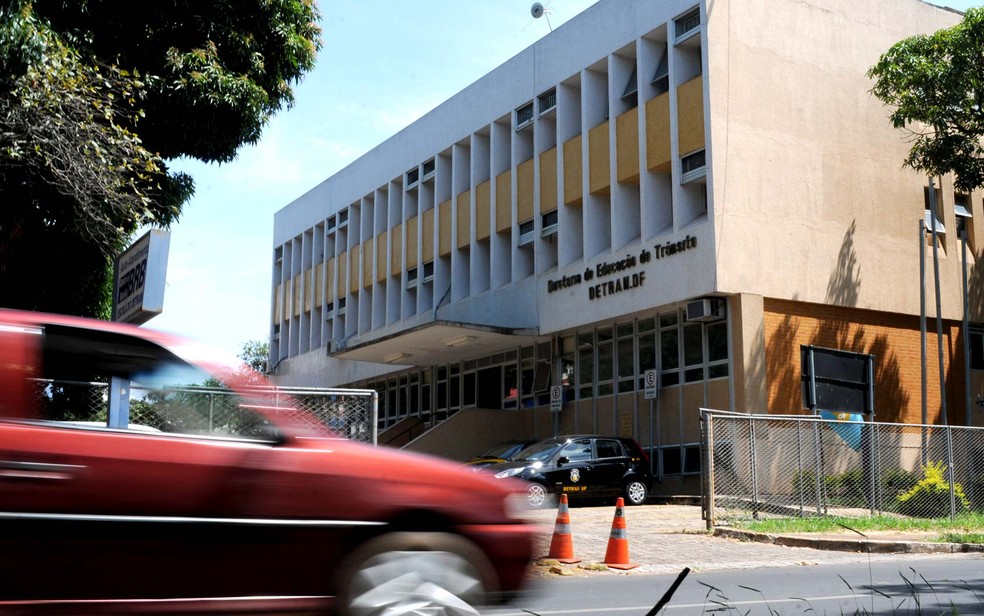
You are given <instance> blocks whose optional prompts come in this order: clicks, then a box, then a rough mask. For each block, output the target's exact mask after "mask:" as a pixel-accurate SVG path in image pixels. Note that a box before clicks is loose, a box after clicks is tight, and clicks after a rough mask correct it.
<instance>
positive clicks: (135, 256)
mask: <svg viewBox="0 0 984 616" xmlns="http://www.w3.org/2000/svg"><path fill="white" fill-rule="evenodd" d="M170 241H171V233H170V231H164V230H161V229H153V230H151V231H148V232H147V233H146V234H144V236H143V237H141V238H140V239H139V240H137V241H136V242H134V243H133V245H131V246H130V247H129V248H127V249H126V251H125V252H124V253H123V254H121V255H120V256H118V257H117V258H116V263H115V267H114V277H113V320H114V321H117V322H120V323H133V324H136V325H139V324H141V323H146V322H147V321H149V320H150V319H152V318H154V317H155V316H157V315H159V314H160V313H161V312H163V310H164V282H165V280H166V278H167V253H168V247H169V245H170Z"/></svg>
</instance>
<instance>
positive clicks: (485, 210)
mask: <svg viewBox="0 0 984 616" xmlns="http://www.w3.org/2000/svg"><path fill="white" fill-rule="evenodd" d="M491 233H492V183H491V182H490V181H489V180H485V181H484V182H482V183H481V184H479V185H478V186H476V187H475V241H479V240H486V239H488V238H489V235H490V234H491Z"/></svg>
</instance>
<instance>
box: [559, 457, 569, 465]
mask: <svg viewBox="0 0 984 616" xmlns="http://www.w3.org/2000/svg"><path fill="white" fill-rule="evenodd" d="M569 462H570V460H569V459H568V458H567V456H560V457H559V458H557V466H563V465H565V464H568V463H569Z"/></svg>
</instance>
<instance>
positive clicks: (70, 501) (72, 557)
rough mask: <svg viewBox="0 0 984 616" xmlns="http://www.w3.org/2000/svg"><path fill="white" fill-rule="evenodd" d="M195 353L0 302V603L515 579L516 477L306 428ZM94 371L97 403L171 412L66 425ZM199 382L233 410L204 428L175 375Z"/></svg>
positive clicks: (128, 600) (417, 597)
mask: <svg viewBox="0 0 984 616" xmlns="http://www.w3.org/2000/svg"><path fill="white" fill-rule="evenodd" d="M210 357H212V355H210V354H208V353H206V352H203V351H202V349H201V348H199V347H197V346H195V345H192V344H189V343H186V342H184V341H182V340H180V339H176V338H174V337H172V336H169V335H165V334H161V333H155V332H153V331H149V330H144V329H140V328H136V327H131V326H125V325H119V324H114V323H107V322H103V321H93V320H88V319H80V318H72V317H63V316H55V315H46V314H39V313H31V312H19V311H8V310H0V614H27V613H43V614H73V615H76V614H94V613H127V614H132V613H167V614H196V613H209V614H212V613H217V612H236V613H250V614H257V613H268V612H269V613H272V612H276V613H278V614H286V613H306V614H315V613H316V614H325V613H346V614H381V613H384V612H385V613H394V614H396V613H404V612H402V611H400V610H401V609H404V610H411V609H412V607H413V606H421V607H422V608H423V607H428V606H429V607H431V608H436V609H440V608H442V607H443V608H448V613H452V610H453V609H455V606H459V604H461V605H463V606H464V607H467V606H472V607H471V608H469V609H474V606H479V605H483V604H485V603H487V602H495V601H498V600H500V599H503V598H506V597H508V596H510V595H511V594H513V593H515V592H516V591H517V590H518V589H519V588H520V587H521V586H522V584H523V580H524V577H525V571H526V568H527V565H528V563H529V560H530V557H531V551H532V529H531V527H530V526H529V525H527V524H526V523H525V522H524V521H523V520H522V519H521V518H520V517H519V516H518V515H517V512H518V511H519V509H518V507H519V503H522V502H523V495H522V494H521V493H517V492H516V489H517V487H518V488H519V489H520V490H521V489H522V485H521V484H519V482H516V483H515V484H514V483H513V482H502V481H497V480H495V479H493V478H492V477H491V476H489V477H485V476H483V475H482V474H478V473H473V472H471V471H469V470H466V469H462V468H461V467H459V466H457V465H455V464H452V463H450V462H443V461H440V460H438V459H435V458H429V457H425V456H420V455H413V454H409V453H404V452H399V451H395V450H390V449H386V448H376V447H371V446H369V445H364V444H360V443H356V442H352V441H348V440H345V439H341V438H337V437H333V436H332V435H331V434H330V433H327V432H321V431H318V430H314V429H312V428H310V427H309V426H310V425H311V422H309V421H298V420H297V417H298V411H296V409H289V410H290V412H289V413H285V412H283V411H284V409H283V401H282V400H281V401H280V402H279V404H274V401H273V400H272V399H271V398H270V394H269V390H268V388H265V387H258V386H257V385H258V383H259V381H258V379H260V378H261V377H259V376H258V375H256V374H255V373H254V374H251V373H247V372H245V371H244V370H243V369H242V367H241V366H239V367H237V366H234V365H231V364H227V363H224V362H216V361H213V360H211V359H210ZM110 379H114V380H111V381H110ZM100 381H101V382H102V383H105V382H107V381H109V382H111V383H112V386H111V387H109V388H106V387H105V386H102V387H101V388H96V391H98V392H99V394H98V395H97V396H95V400H96V403H97V406H99V405H103V404H105V403H106V402H107V399H108V398H112V397H113V396H114V395H115V393H116V392H115V391H114V389H115V388H120V389H126V388H129V390H130V392H131V393H130V394H129V396H128V398H129V399H128V400H126V401H125V402H124V403H123V404H124V405H125V404H129V406H130V410H131V411H134V410H141V411H144V412H151V411H153V412H159V413H164V412H165V411H166V412H167V417H169V418H170V419H168V421H165V422H162V423H161V424H160V425H159V426H157V429H158V430H160V431H157V430H155V429H153V428H154V427H151V428H147V427H138V426H135V425H133V424H126V423H123V424H120V425H123V426H128V427H124V428H120V429H116V428H110V427H104V426H103V425H99V424H98V423H97V424H95V425H93V423H92V422H90V421H80V419H82V420H85V419H89V418H90V416H91V414H90V415H86V413H87V412H88V411H84V409H83V407H85V406H87V405H91V404H92V402H93V399H94V398H93V396H92V394H91V392H92V390H93V388H94V387H96V386H95V385H94V382H97V384H98V382H100ZM216 382H218V383H222V384H224V385H225V386H227V387H228V389H229V390H230V391H231V395H232V399H233V400H235V409H236V413H235V414H234V416H228V417H227V418H226V419H225V420H224V422H223V423H222V426H221V430H220V431H219V433H218V434H216V431H215V430H212V431H209V432H205V431H202V430H198V429H194V426H196V425H197V424H195V423H194V421H192V420H193V419H194V418H195V417H198V416H199V414H201V413H203V412H204V411H203V410H202V409H201V408H197V407H195V405H194V404H193V403H191V402H189V400H190V398H189V397H188V396H187V395H186V392H185V391H184V390H182V387H185V386H190V385H200V384H202V383H209V384H211V385H213V386H214V385H215V384H216ZM123 398H124V399H126V398H127V396H123ZM210 412H211V410H210ZM108 413H109V417H108V420H107V419H105V418H104V417H105V413H104V415H103V416H102V421H108V423H109V425H116V424H115V423H114V410H113V408H112V407H110V408H109V411H108ZM115 417H116V418H117V423H118V417H119V416H118V415H116V416H115ZM210 417H211V416H210ZM229 417H232V418H231V419H230V418H229ZM130 421H133V413H130ZM189 426H190V428H189ZM135 428H136V429H135ZM517 499H518V500H517ZM514 507H516V509H514ZM388 608H393V611H392V612H389V611H386V610H387V609H388ZM426 613H432V612H429V611H428V612H426ZM433 613H445V612H443V611H434V612H433ZM453 613H471V612H468V611H461V612H457V611H455V612H453Z"/></svg>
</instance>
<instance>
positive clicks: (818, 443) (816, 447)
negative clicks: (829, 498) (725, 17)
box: [813, 419, 824, 515]
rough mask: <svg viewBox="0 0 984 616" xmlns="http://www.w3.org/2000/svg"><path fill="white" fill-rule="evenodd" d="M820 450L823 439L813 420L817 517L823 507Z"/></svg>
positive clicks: (818, 424)
mask: <svg viewBox="0 0 984 616" xmlns="http://www.w3.org/2000/svg"><path fill="white" fill-rule="evenodd" d="M822 448H823V438H822V435H821V433H820V422H819V421H817V420H816V419H814V420H813V452H814V455H813V457H814V458H815V460H816V463H817V468H816V472H815V473H814V477H813V478H814V481H815V482H816V486H817V515H820V514H821V513H823V511H822V509H821V508H822V507H823V505H824V502H823V490H822V486H823V452H822V451H821V449H822Z"/></svg>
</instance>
